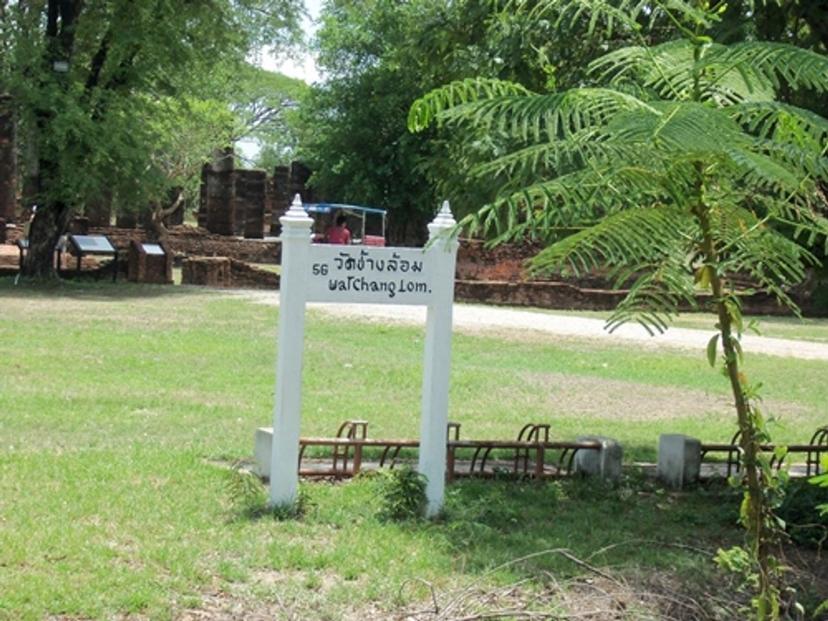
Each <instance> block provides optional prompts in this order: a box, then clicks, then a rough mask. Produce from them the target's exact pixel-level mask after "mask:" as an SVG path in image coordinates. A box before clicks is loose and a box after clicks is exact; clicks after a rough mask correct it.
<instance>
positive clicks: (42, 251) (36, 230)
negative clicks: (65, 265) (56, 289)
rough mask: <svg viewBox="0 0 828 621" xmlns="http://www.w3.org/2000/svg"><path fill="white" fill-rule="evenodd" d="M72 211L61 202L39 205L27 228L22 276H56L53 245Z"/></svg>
mask: <svg viewBox="0 0 828 621" xmlns="http://www.w3.org/2000/svg"><path fill="white" fill-rule="evenodd" d="M71 214H72V211H71V210H70V209H69V208H68V207H67V206H66V205H65V204H63V203H52V204H50V205H44V206H42V207H40V208H39V209H38V210H37V212H36V213H35V217H34V219H33V220H32V224H31V228H30V230H29V250H28V252H27V253H26V258H25V260H24V261H23V269H22V274H23V276H26V277H29V278H54V277H57V271H56V267H55V261H54V259H55V246H56V245H57V242H58V240H59V239H60V236H61V235H63V232H64V231H65V230H66V227H67V225H68V224H69V218H70V216H71Z"/></svg>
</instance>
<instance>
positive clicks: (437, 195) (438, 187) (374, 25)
mask: <svg viewBox="0 0 828 621" xmlns="http://www.w3.org/2000/svg"><path fill="white" fill-rule="evenodd" d="M497 4H498V3H497V2H492V1H491V0H457V1H456V2H445V0H412V1H410V2H387V1H386V0H359V1H355V0H330V1H329V2H327V3H326V4H325V6H324V10H323V13H322V25H321V28H320V31H319V35H318V43H317V52H318V61H317V62H318V65H319V66H320V68H321V70H322V72H323V75H324V77H325V80H324V81H323V82H322V83H321V84H318V85H316V86H315V87H314V88H313V89H312V90H311V93H310V96H309V97H308V98H307V100H306V101H305V102H304V103H303V105H302V106H301V108H300V116H301V123H300V126H301V142H300V149H299V152H300V156H301V157H302V159H303V160H304V161H306V162H307V163H308V164H309V165H310V167H311V168H312V169H313V170H314V176H313V178H312V184H313V185H314V186H315V187H316V188H317V189H318V190H319V191H320V192H321V193H322V194H323V195H325V196H326V197H327V198H329V199H331V200H334V199H335V200H338V201H341V202H357V203H364V204H368V205H375V206H380V207H385V208H388V209H389V210H390V212H391V213H390V224H391V227H392V234H393V235H394V236H395V237H397V238H402V237H406V233H407V234H408V235H412V234H417V233H420V232H421V231H423V230H424V226H423V225H424V223H425V222H427V221H428V219H429V218H430V215H431V212H432V210H433V208H434V205H435V204H437V202H438V199H442V198H449V199H451V201H452V207H453V208H454V209H455V211H457V210H459V211H460V212H463V211H464V210H466V209H468V206H470V205H472V204H474V203H475V202H476V201H479V200H483V199H484V198H483V197H489V196H491V194H492V192H493V191H494V186H489V185H487V184H485V183H481V181H480V180H477V181H476V183H475V184H474V185H472V184H469V183H468V178H467V176H466V175H465V171H464V170H463V168H462V166H458V162H461V161H463V160H465V159H467V158H468V157H470V154H475V153H482V152H484V151H486V150H488V148H489V147H490V146H492V145H498V144H499V140H500V138H501V137H500V136H496V135H492V134H491V133H490V132H480V133H478V134H474V135H472V134H464V135H462V136H461V135H459V134H441V135H439V136H437V135H436V132H432V131H427V132H424V133H423V134H420V135H411V134H410V133H408V132H407V130H406V126H405V115H406V113H407V111H408V109H409V107H410V106H411V104H412V103H413V102H414V100H415V99H417V97H419V96H420V95H421V94H422V93H423V92H425V91H427V90H429V89H431V88H435V87H437V86H439V85H441V84H444V83H446V82H448V81H451V80H455V79H461V78H467V77H472V76H481V75H482V76H487V77H492V78H500V79H507V80H511V81H515V82H518V83H520V84H523V85H524V86H526V87H528V88H532V89H541V88H544V87H545V85H547V84H550V83H562V84H567V85H572V84H577V83H578V81H579V80H581V79H583V77H584V69H585V62H586V61H588V60H589V59H591V58H595V57H596V56H598V55H600V54H601V53H602V50H605V49H606V48H607V47H613V48H614V47H617V46H618V45H620V44H621V43H623V41H624V38H623V37H618V38H616V39H613V40H609V39H608V38H607V37H606V36H605V33H603V32H598V31H596V32H595V33H593V35H591V36H588V37H585V36H580V37H574V36H569V35H568V34H567V33H564V34H563V36H559V35H558V33H556V31H555V29H554V28H553V24H552V23H551V22H548V21H546V22H543V21H539V20H533V19H531V18H530V17H529V16H527V15H524V14H519V13H502V12H500V11H499V10H498V7H497ZM579 22H580V20H576V23H575V24H574V25H573V26H572V27H571V30H573V31H574V29H575V28H576V27H577V25H578V24H579ZM665 28H666V29H667V30H669V26H666V27H665Z"/></svg>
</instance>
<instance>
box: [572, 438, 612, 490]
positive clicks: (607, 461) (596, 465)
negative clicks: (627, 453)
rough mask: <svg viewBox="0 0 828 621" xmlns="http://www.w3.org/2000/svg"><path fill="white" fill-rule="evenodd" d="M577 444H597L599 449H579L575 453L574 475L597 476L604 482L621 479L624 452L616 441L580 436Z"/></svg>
mask: <svg viewBox="0 0 828 621" xmlns="http://www.w3.org/2000/svg"><path fill="white" fill-rule="evenodd" d="M578 442H599V443H600V444H601V448H600V449H599V450H597V451H595V450H584V449H581V450H580V451H578V452H577V453H575V472H576V473H580V474H585V475H587V476H597V477H600V478H601V479H603V480H605V481H618V480H619V479H620V478H621V462H622V460H623V457H624V450H623V448H622V447H621V445H620V444H619V443H618V442H617V441H615V440H613V439H612V438H605V437H603V436H581V437H579V438H578Z"/></svg>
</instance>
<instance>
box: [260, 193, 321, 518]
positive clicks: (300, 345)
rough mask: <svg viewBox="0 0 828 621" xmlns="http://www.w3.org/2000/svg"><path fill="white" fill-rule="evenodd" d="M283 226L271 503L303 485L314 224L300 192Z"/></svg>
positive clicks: (290, 497) (284, 501) (289, 498)
mask: <svg viewBox="0 0 828 621" xmlns="http://www.w3.org/2000/svg"><path fill="white" fill-rule="evenodd" d="M279 222H280V223H281V224H282V236H281V240H282V272H281V277H280V287H279V288H280V293H279V349H278V352H279V353H278V358H277V361H276V400H275V405H274V408H273V447H272V451H271V456H270V504H271V505H272V506H278V505H289V504H292V503H293V502H295V500H296V494H297V488H298V485H299V466H298V464H299V428H300V415H301V411H302V359H303V355H302V354H303V352H304V340H305V286H304V282H303V281H304V279H305V275H306V274H307V273H308V258H309V252H310V244H311V226H312V224H313V220H312V219H311V218H310V217H309V216H308V215H307V214H306V213H305V210H304V208H303V207H302V200H301V199H300V198H299V195H298V194H297V195H296V197H295V198H294V199H293V204H292V205H291V206H290V209H289V210H288V211H287V213H285V215H284V216H282V217H281V218H279Z"/></svg>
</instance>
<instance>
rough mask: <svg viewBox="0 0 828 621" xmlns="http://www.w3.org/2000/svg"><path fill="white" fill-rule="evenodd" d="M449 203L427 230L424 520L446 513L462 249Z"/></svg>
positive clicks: (422, 445) (422, 432) (422, 452)
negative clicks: (429, 292) (457, 277)
mask: <svg viewBox="0 0 828 621" xmlns="http://www.w3.org/2000/svg"><path fill="white" fill-rule="evenodd" d="M455 224H456V222H455V220H454V216H452V214H451V210H450V208H449V203H448V201H444V202H443V206H442V208H441V209H440V212H439V213H438V214H437V217H436V218H434V221H433V222H431V224H429V225H428V233H429V244H430V245H429V246H428V249H427V251H426V252H427V253H429V254H431V255H432V256H434V260H433V261H432V262H431V265H432V266H433V270H434V272H433V280H432V288H433V289H432V298H431V302H430V303H429V305H428V311H427V315H426V317H427V318H426V338H425V360H424V365H423V366H424V370H423V400H422V418H421V421H420V455H419V464H418V470H419V472H420V473H421V474H424V475H425V476H426V478H427V479H428V483H427V486H426V498H427V500H428V505H427V508H426V516H427V517H433V516H435V515H437V514H438V513H439V512H440V510H441V509H442V507H443V495H444V491H445V484H446V425H447V424H448V396H449V395H448V393H449V374H450V371H451V332H452V330H451V328H452V305H453V303H454V267H455V263H456V260H457V248H458V246H459V243H458V241H457V236H456V235H450V234H449V231H451V229H452V228H453V227H454V226H455Z"/></svg>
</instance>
